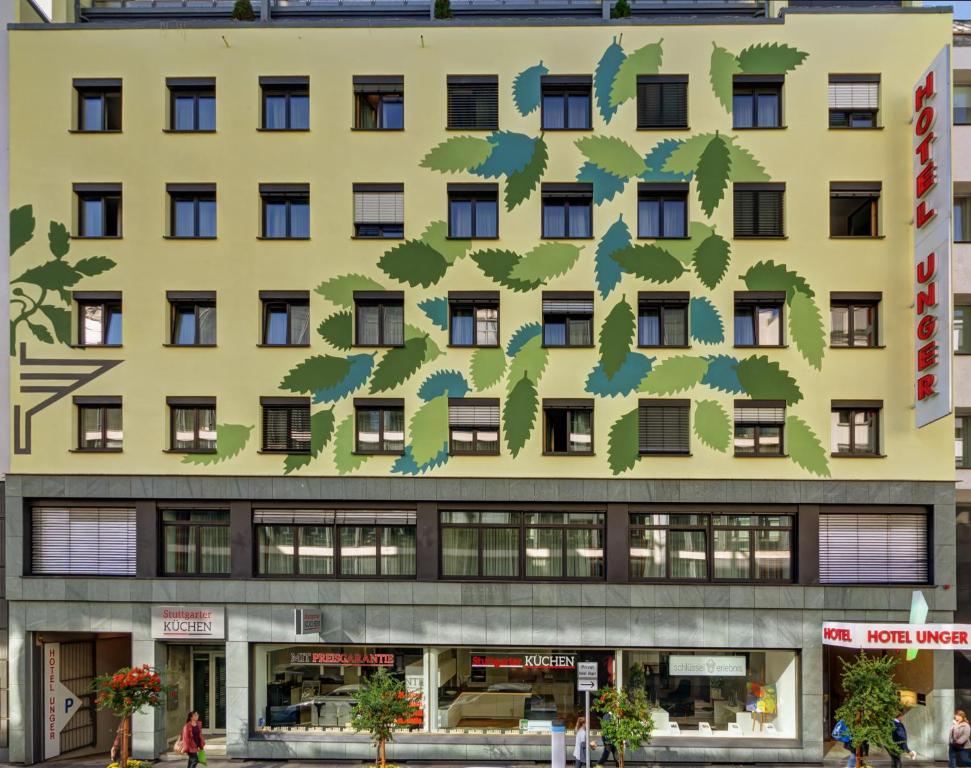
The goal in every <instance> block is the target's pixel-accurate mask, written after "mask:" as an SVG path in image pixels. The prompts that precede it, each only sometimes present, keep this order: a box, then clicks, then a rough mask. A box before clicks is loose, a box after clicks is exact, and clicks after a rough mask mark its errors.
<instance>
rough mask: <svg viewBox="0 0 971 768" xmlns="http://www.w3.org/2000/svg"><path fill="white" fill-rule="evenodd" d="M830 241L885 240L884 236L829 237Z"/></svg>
mask: <svg viewBox="0 0 971 768" xmlns="http://www.w3.org/2000/svg"><path fill="white" fill-rule="evenodd" d="M829 239H830V240H886V239H887V236H886V235H830V236H829Z"/></svg>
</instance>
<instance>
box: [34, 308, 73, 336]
mask: <svg viewBox="0 0 971 768" xmlns="http://www.w3.org/2000/svg"><path fill="white" fill-rule="evenodd" d="M40 311H41V312H42V313H43V314H44V316H45V317H46V318H47V319H48V320H49V321H50V323H51V327H52V328H53V329H54V336H55V337H57V340H58V341H59V342H61V344H70V343H71V313H70V312H69V311H68V310H66V309H61V308H60V307H55V306H53V305H52V304H41V305H40Z"/></svg>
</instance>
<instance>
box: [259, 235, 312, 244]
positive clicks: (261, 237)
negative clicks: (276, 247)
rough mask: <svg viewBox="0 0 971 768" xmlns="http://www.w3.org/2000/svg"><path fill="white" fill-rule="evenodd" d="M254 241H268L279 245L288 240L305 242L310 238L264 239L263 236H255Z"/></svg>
mask: <svg viewBox="0 0 971 768" xmlns="http://www.w3.org/2000/svg"><path fill="white" fill-rule="evenodd" d="M256 239H257V240H267V241H269V242H271V243H281V242H283V243H285V242H287V241H288V240H300V241H306V240H309V239H310V238H309V237H264V236H263V235H257V236H256Z"/></svg>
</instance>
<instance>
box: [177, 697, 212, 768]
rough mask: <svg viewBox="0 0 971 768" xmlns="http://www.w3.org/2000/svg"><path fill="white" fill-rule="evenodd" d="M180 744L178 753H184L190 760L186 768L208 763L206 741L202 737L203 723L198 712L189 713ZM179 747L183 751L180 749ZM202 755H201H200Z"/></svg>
mask: <svg viewBox="0 0 971 768" xmlns="http://www.w3.org/2000/svg"><path fill="white" fill-rule="evenodd" d="M179 741H180V742H181V745H180V744H179V743H176V745H175V751H176V752H183V753H184V754H185V756H186V757H187V758H188V762H187V763H186V768H195V766H197V765H199V764H200V763H201V764H203V765H205V763H206V753H205V747H206V740H205V739H204V738H203V737H202V723H200V722H199V713H198V712H197V711H196V710H194V709H193V710H192V711H191V712H189V714H188V716H187V717H186V719H185V725H183V726H182V736H181V737H180V739H179ZM179 746H181V747H182V749H179ZM200 753H201V754H200Z"/></svg>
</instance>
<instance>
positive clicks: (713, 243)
mask: <svg viewBox="0 0 971 768" xmlns="http://www.w3.org/2000/svg"><path fill="white" fill-rule="evenodd" d="M730 258H731V247H730V246H729V244H728V241H727V240H726V239H725V238H723V237H722V236H721V235H719V234H718V233H717V232H715V231H714V230H712V233H711V234H710V235H709V236H708V237H706V238H705V239H704V240H702V241H701V242H700V243H699V244H698V247H697V248H696V249H695V252H694V262H693V266H694V270H695V274H696V275H697V276H698V279H699V280H701V282H702V284H703V285H704V286H705V287H706V288H708V289H709V290H714V288H715V287H716V286H717V285H718V284H719V283H720V282H721V279H722V278H723V277H724V276H725V272H727V271H728V262H729V259H730Z"/></svg>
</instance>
